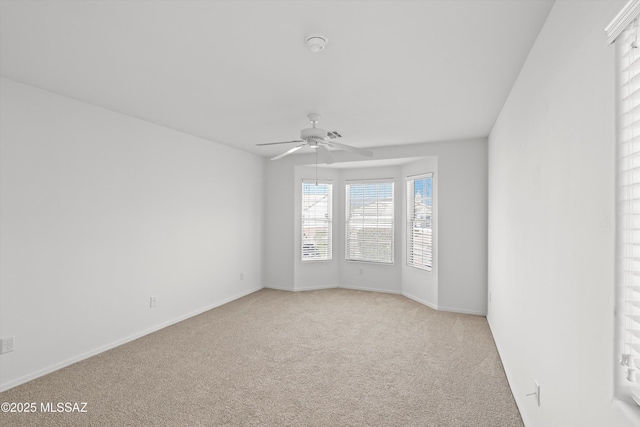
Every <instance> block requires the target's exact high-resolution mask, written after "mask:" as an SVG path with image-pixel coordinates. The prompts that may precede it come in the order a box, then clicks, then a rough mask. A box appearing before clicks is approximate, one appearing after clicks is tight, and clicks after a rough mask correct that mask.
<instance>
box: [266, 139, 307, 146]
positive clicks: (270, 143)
mask: <svg viewBox="0 0 640 427" xmlns="http://www.w3.org/2000/svg"><path fill="white" fill-rule="evenodd" d="M292 142H304V141H303V140H301V139H296V140H295V141H282V142H267V143H266V144H256V145H257V146H261V145H276V144H290V143H292Z"/></svg>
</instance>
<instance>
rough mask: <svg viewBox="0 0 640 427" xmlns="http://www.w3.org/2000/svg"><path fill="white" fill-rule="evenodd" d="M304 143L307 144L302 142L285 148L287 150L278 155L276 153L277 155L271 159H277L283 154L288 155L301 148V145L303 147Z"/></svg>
mask: <svg viewBox="0 0 640 427" xmlns="http://www.w3.org/2000/svg"><path fill="white" fill-rule="evenodd" d="M305 145H307V144H306V143H304V144H300V145H297V146H295V147H293V148H292V149H290V150H287V151H285V152H284V153H282V154H280V155H278V156H275V157H274V158H272V159H271V160H278V159H281V158H283V157H284V156H288V155H289V154H291V153H295V152H296V151H298V150H299V149H301V148H302V147H304V146H305Z"/></svg>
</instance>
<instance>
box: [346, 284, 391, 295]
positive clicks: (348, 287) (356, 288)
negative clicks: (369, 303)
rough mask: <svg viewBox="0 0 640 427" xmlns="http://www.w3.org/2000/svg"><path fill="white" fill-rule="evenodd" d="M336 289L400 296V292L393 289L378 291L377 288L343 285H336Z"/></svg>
mask: <svg viewBox="0 0 640 427" xmlns="http://www.w3.org/2000/svg"><path fill="white" fill-rule="evenodd" d="M336 287H338V288H342V289H352V290H354V291H367V292H382V293H385V294H401V293H402V292H400V291H396V290H393V289H378V288H366V287H362V286H345V285H337V286H336Z"/></svg>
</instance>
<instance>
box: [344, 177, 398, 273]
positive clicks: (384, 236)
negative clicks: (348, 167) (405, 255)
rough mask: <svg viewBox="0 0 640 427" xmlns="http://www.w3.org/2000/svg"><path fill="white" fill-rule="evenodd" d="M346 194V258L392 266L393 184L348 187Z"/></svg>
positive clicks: (366, 184) (387, 181)
mask: <svg viewBox="0 0 640 427" xmlns="http://www.w3.org/2000/svg"><path fill="white" fill-rule="evenodd" d="M345 190H346V231H345V234H346V238H345V240H346V248H345V258H346V259H347V260H348V261H367V262H378V263H387V264H392V263H393V209H394V208H393V181H391V180H385V181H381V180H376V181H375V182H354V183H348V184H346V185H345Z"/></svg>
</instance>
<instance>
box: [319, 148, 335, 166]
mask: <svg viewBox="0 0 640 427" xmlns="http://www.w3.org/2000/svg"><path fill="white" fill-rule="evenodd" d="M317 150H318V156H320V159H322V161H323V162H324V163H326V164H328V165H330V164H331V163H333V162H334V161H335V159H334V158H333V156H332V155H331V153H330V152H329V150H327V147H325V146H324V145H322V144H318V148H317Z"/></svg>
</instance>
